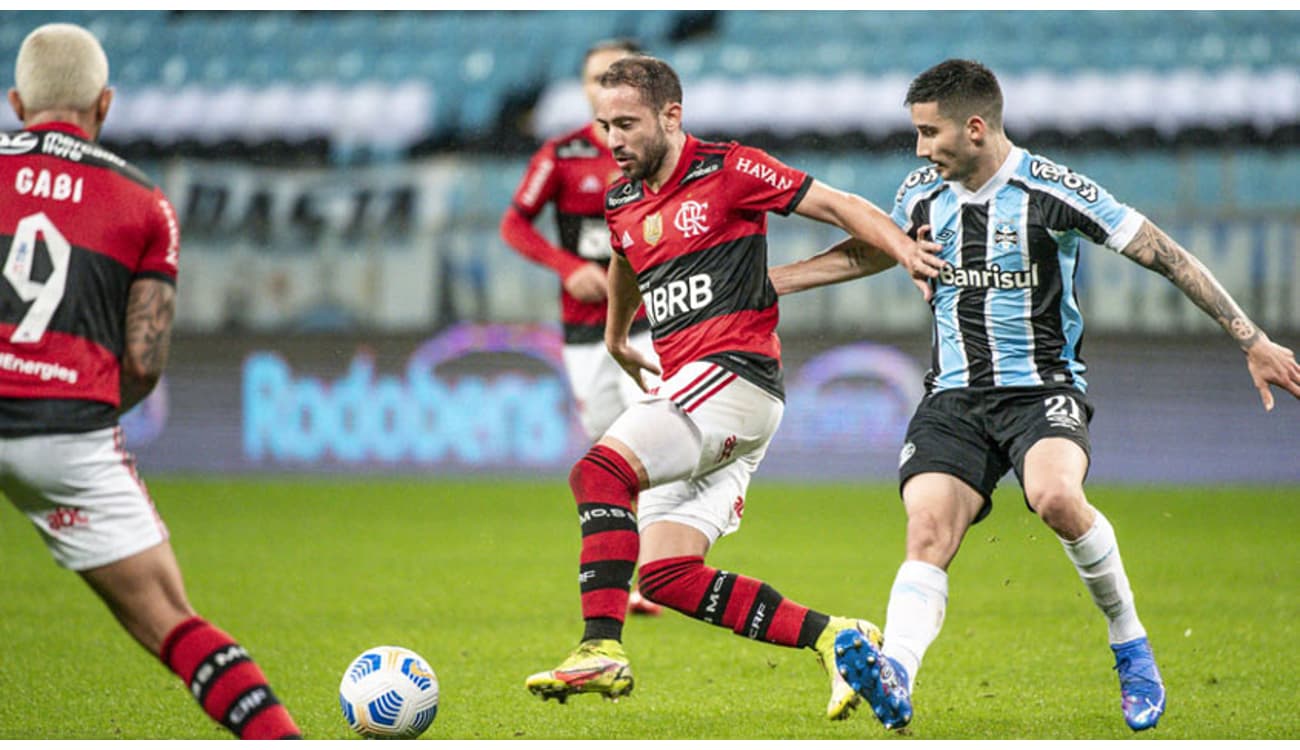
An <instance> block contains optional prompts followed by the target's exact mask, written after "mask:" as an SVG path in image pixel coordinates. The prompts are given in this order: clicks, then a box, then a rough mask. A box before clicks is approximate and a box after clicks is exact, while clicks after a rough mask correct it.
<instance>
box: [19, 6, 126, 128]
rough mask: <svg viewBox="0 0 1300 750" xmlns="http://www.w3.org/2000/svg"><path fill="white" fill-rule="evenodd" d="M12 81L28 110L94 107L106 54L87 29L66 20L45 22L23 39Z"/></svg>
mask: <svg viewBox="0 0 1300 750" xmlns="http://www.w3.org/2000/svg"><path fill="white" fill-rule="evenodd" d="M14 83H15V85H16V87H17V89H18V96H19V98H20V99H22V101H23V107H24V108H25V109H26V110H27V111H28V112H42V111H45V110H50V109H72V110H76V111H78V112H80V111H82V110H84V109H87V108H89V107H91V106H94V104H95V100H96V98H98V97H99V95H100V93H102V92H103V91H104V89H105V87H107V86H108V56H107V55H105V54H104V48H103V47H101V46H100V45H99V40H97V39H95V36H94V35H93V34H91V33H90V32H89V31H86V30H85V29H83V28H81V27H80V26H76V25H74V24H70V23H47V24H45V25H44V26H40V27H38V28H36V29H35V30H34V31H32V33H30V34H28V35H27V38H26V39H24V40H23V46H22V47H20V48H19V50H18V59H17V61H16V62H15V63H14Z"/></svg>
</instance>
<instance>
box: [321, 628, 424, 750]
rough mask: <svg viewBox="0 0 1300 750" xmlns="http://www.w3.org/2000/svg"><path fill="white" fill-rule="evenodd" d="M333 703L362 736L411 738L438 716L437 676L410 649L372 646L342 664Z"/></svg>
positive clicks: (416, 735)
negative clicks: (337, 697)
mask: <svg viewBox="0 0 1300 750" xmlns="http://www.w3.org/2000/svg"><path fill="white" fill-rule="evenodd" d="M339 705H340V706H342V707H343V718H344V720H346V721H347V723H348V725H349V726H351V727H352V728H353V729H354V730H356V732H357V733H358V734H360V735H361V736H362V737H369V738H376V739H404V740H409V739H414V738H416V737H419V736H420V735H421V734H422V733H423V732H424V730H426V729H428V728H429V725H430V724H432V723H433V717H435V716H437V715H438V677H437V675H435V674H434V673H433V670H432V669H431V668H430V667H429V663H428V662H426V661H425V660H424V659H423V658H421V657H420V655H419V654H417V653H415V652H414V651H411V650H410V649H406V648H402V647H401V646H377V647H375V648H372V649H368V650H366V651H365V652H363V653H362V654H361V655H360V656H358V657H357V658H356V659H353V660H352V663H351V664H349V665H348V668H347V671H346V672H344V673H343V682H342V683H341V684H340V685H339Z"/></svg>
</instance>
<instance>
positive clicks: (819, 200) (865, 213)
mask: <svg viewBox="0 0 1300 750" xmlns="http://www.w3.org/2000/svg"><path fill="white" fill-rule="evenodd" d="M795 212H796V213H798V214H799V215H800V216H807V217H808V218H810V219H816V220H818V221H823V222H826V223H827V224H831V225H833V226H837V227H839V228H840V229H843V230H844V231H845V232H847V233H848V234H849V235H850V236H851V237H853V238H855V239H857V240H859V241H860V242H863V243H865V244H866V245H868V246H870V247H874V248H876V249H878V250H880V251H881V252H883V253H885V254H887V255H888V256H889V257H891V258H893V259H894V260H895V261H896V262H897V263H898V264H899V265H900V266H902V267H903V268H904V270H906V271H907V272H908V274H910V275H911V277H912V278H913V279H914V280H916V282H917V286H918V287H919V288H921V292H922V294H924V295H925V298H926V299H927V300H928V299H929V298H930V297H929V293H930V289H929V286H928V285H926V284H925V283H924V282H925V281H927V280H929V279H933V278H934V277H936V276H938V275H939V271H940V269H942V268H943V261H942V260H940V259H939V257H938V256H937V255H936V254H935V253H937V252H938V250H939V246H938V245H934V244H933V243H927V242H925V241H924V240H920V241H918V240H914V239H912V238H911V237H908V236H907V235H906V234H904V233H903V230H901V229H899V228H898V225H896V224H895V223H894V221H893V220H892V219H890V218H889V215H888V214H886V213H885V212H884V211H881V210H880V209H879V208H877V207H876V206H875V205H874V204H872V203H871V201H868V200H867V199H866V198H863V197H861V196H858V195H853V194H852V193H846V192H844V191H842V190H836V189H835V188H833V187H829V186H827V185H823V184H821V183H820V182H816V181H814V182H813V184H812V186H811V187H809V188H808V192H807V194H805V195H804V198H803V200H801V201H799V205H798V206H796V207H795Z"/></svg>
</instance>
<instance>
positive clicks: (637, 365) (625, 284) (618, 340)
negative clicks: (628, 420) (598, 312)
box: [605, 253, 660, 391]
mask: <svg viewBox="0 0 1300 750" xmlns="http://www.w3.org/2000/svg"><path fill="white" fill-rule="evenodd" d="M640 306H641V290H640V288H638V287H637V285H636V274H635V273H633V271H632V266H630V265H628V262H627V258H624V257H623V256H622V255H620V254H618V253H614V254H613V255H612V256H611V257H610V260H609V306H608V307H607V308H606V312H605V348H607V349H609V355H610V356H611V357H613V358H614V361H615V362H617V363H618V366H619V367H622V368H623V371H624V372H626V373H627V374H628V375H630V376H631V377H632V379H633V380H635V381H636V384H637V386H639V387H640V388H641V390H643V391H644V390H645V389H646V387H645V378H643V377H642V375H641V373H642V371H644V370H649V371H650V372H652V373H654V374H655V375H658V374H660V370H659V366H658V365H657V364H655V363H654V362H651V361H650V360H649V359H647V358H646V357H645V355H643V354H642V353H641V352H639V351H637V350H636V349H635V348H634V347H633V346H632V344H631V343H630V342H629V341H628V338H627V336H628V331H630V330H631V329H632V320H633V318H635V317H636V310H637V308H638V307H640Z"/></svg>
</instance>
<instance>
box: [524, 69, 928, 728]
mask: <svg viewBox="0 0 1300 750" xmlns="http://www.w3.org/2000/svg"><path fill="white" fill-rule="evenodd" d="M600 85H601V88H600V90H599V91H598V92H597V96H596V120H597V122H598V123H599V124H600V126H601V127H602V129H604V130H605V131H606V132H607V133H608V136H607V137H608V143H609V146H610V148H611V149H612V151H613V154H614V158H615V160H616V161H617V162H618V164H619V167H620V169H622V171H623V174H624V175H625V176H626V179H623V180H620V181H619V182H617V183H616V184H615V185H614V186H613V187H612V188H611V189H610V191H609V193H608V195H607V196H606V201H605V210H606V219H607V221H608V224H609V229H610V234H611V236H612V238H613V244H614V252H615V254H614V257H613V259H612V261H611V264H610V272H609V284H610V287H609V288H610V308H609V321H608V323H607V325H606V332H605V343H606V345H607V347H608V348H609V351H610V353H611V354H612V355H613V357H614V358H615V359H616V360H617V361H618V362H619V363H620V365H622V367H623V368H624V369H626V370H627V372H628V373H629V374H630V375H631V376H633V377H634V378H635V379H636V380H637V381H638V382H641V380H642V377H643V374H644V372H645V371H649V372H651V373H658V372H659V368H658V366H657V365H656V363H655V362H653V361H652V360H651V359H650V358H648V357H646V356H644V355H643V354H642V353H641V352H640V351H639V350H637V349H636V348H634V347H632V346H631V345H630V344H629V342H628V331H629V329H630V327H631V324H632V320H633V314H634V312H635V311H636V310H637V308H638V307H639V306H640V305H641V303H642V299H644V300H645V304H646V309H647V312H648V315H649V317H650V320H651V324H652V327H653V336H654V340H655V349H656V351H657V352H658V354H659V358H660V360H661V361H662V363H663V375H664V380H663V384H662V385H661V386H660V387H659V388H658V389H657V390H655V391H653V392H652V395H649V396H647V397H646V398H644V399H643V400H642V401H639V402H638V403H636V404H634V405H632V406H631V407H629V408H628V409H627V411H625V412H624V413H623V415H622V416H620V417H619V418H618V419H617V420H616V421H615V422H614V424H613V426H611V427H610V428H609V430H608V431H607V432H606V433H605V435H604V437H602V438H601V439H600V440H599V441H598V442H597V444H596V445H595V447H593V448H592V449H591V450H590V451H589V452H588V453H587V455H586V456H584V457H583V458H582V459H581V460H579V461H578V463H577V464H576V465H575V466H574V468H573V471H572V473H571V474H570V484H571V486H572V488H573V492H574V496H575V498H576V500H577V503H578V512H579V519H580V523H581V532H582V554H581V559H580V564H579V569H580V574H579V580H580V583H581V592H582V612H583V618H584V620H585V622H586V627H585V632H584V633H583V637H582V641H581V643H580V644H579V646H578V648H577V649H576V650H575V651H574V652H573V653H572V654H571V655H570V656H569V658H568V659H566V660H565V661H564V662H563V663H562V664H560V665H559V666H558V667H556V668H555V669H552V670H548V671H545V672H540V673H537V674H534V675H532V676H530V677H529V678H527V680H526V681H525V684H526V686H527V687H528V688H529V689H530V690H531V691H533V692H534V693H536V694H538V695H541V696H542V697H543V698H547V697H555V698H559V699H561V700H563V699H565V698H567V697H568V696H569V695H571V694H574V693H583V692H593V693H599V694H602V695H604V696H606V697H610V698H615V697H618V696H621V695H624V694H626V693H628V692H630V691H631V689H632V685H633V678H632V672H631V668H630V666H629V662H628V659H627V656H626V654H625V653H624V651H623V647H622V643H621V638H622V625H623V623H622V613H623V609H624V607H625V602H626V599H627V592H628V579H629V578H630V577H631V574H632V565H633V563H634V562H635V561H636V560H637V554H638V551H641V553H642V560H643V564H642V566H641V576H640V583H641V588H642V593H643V594H644V595H645V596H646V597H648V598H650V599H651V600H653V601H656V602H658V603H660V604H663V605H665V606H668V607H671V608H673V609H675V610H677V611H679V612H682V613H683V614H686V615H688V616H690V617H694V618H696V619H699V620H703V621H705V622H708V623H712V624H716V625H720V626H722V627H726V628H730V629H731V630H732V631H734V632H735V633H736V634H737V635H742V636H746V637H748V638H753V639H756V640H762V641H765V642H768V643H773V644H776V645H781V646H787V647H800V648H813V649H814V650H815V651H816V652H817V654H818V655H819V658H821V660H822V664H823V666H825V667H827V668H828V673H829V675H830V679H831V700H830V703H829V704H828V706H827V715H828V716H829V717H830V718H832V719H836V718H843V717H844V716H846V715H847V714H848V713H849V712H850V711H851V709H852V708H853V707H854V706H855V705H857V703H858V699H857V697H856V696H855V695H854V694H853V691H852V690H851V689H849V688H848V686H847V685H846V684H845V683H844V681H843V680H842V679H841V678H840V676H839V674H838V673H837V672H836V671H835V670H834V669H830V667H831V664H830V662H831V661H832V660H833V655H832V654H831V652H830V649H831V647H832V644H833V640H834V637H835V633H836V632H837V631H839V630H840V629H842V628H848V629H851V630H852V631H853V632H856V633H858V634H859V635H860V636H862V637H864V638H867V639H875V640H877V641H878V640H879V633H878V631H877V630H876V628H875V626H873V625H871V624H870V623H866V622H864V621H857V622H855V621H853V620H849V619H846V618H839V617H828V616H827V615H825V614H822V613H820V612H817V611H814V610H811V609H809V608H807V607H805V606H803V605H801V604H798V603H796V602H794V601H791V600H789V599H786V598H784V597H783V596H781V594H779V593H778V592H777V591H776V590H775V589H773V588H772V587H771V586H769V585H768V584H766V583H764V582H762V581H759V580H756V579H753V578H749V577H747V576H742V575H738V574H735V573H732V572H729V571H722V570H716V569H714V568H710V567H708V566H706V565H705V564H704V557H705V555H706V554H707V552H708V550H709V549H710V547H712V545H713V543H714V542H716V541H717V540H718V538H719V537H721V536H723V535H724V534H728V533H731V532H733V531H735V530H736V529H737V528H738V527H739V524H740V518H741V512H742V509H743V507H744V497H745V492H746V489H747V488H748V485H749V480H750V477H751V476H752V474H753V472H754V471H755V470H756V469H757V467H758V464H759V462H760V461H761V460H762V458H763V455H764V453H765V452H766V451H767V446H768V443H769V442H770V441H771V438H772V435H773V434H774V433H775V431H776V427H777V425H778V423H779V422H780V420H781V415H782V413H783V411H784V390H783V384H782V372H781V360H780V342H779V341H778V339H777V337H776V333H775V328H776V323H777V317H778V311H777V304H776V302H777V298H776V294H775V292H774V291H773V289H772V286H771V284H770V283H769V282H768V276H767V273H768V271H767V244H766V231H767V212H768V211H776V212H778V213H782V214H788V213H790V212H791V211H796V212H798V213H800V214H802V215H804V216H808V217H811V218H814V219H817V220H819V221H823V222H827V223H829V224H833V225H835V226H838V227H840V228H842V229H844V230H845V231H847V232H849V233H850V234H852V235H853V236H854V237H856V238H858V239H860V240H861V241H863V242H865V243H867V244H868V245H870V246H873V247H880V248H883V249H884V250H886V251H887V252H888V253H889V254H890V255H891V256H893V257H894V258H897V259H900V260H901V261H902V263H903V264H904V266H905V268H907V270H908V271H909V272H910V273H912V274H913V275H916V276H929V275H933V274H934V273H937V265H938V261H937V259H936V258H934V257H933V256H931V255H927V254H926V253H925V252H923V250H922V248H921V247H920V246H919V244H918V243H917V242H915V241H913V240H911V239H909V238H908V237H906V236H905V235H904V234H903V233H902V232H901V231H899V230H898V228H897V227H895V226H894V225H893V224H892V223H891V222H890V221H889V217H888V216H887V215H885V213H884V212H882V211H880V210H879V209H877V208H876V207H874V206H872V205H871V204H870V203H868V202H867V201H865V200H863V199H862V198H859V197H857V196H853V195H849V194H847V193H843V192H840V191H838V190H835V189H833V188H829V187H827V186H824V185H821V184H820V183H817V182H814V181H813V180H812V178H810V177H809V176H807V175H806V174H804V173H803V172H800V171H798V170H796V169H792V168H790V167H788V166H786V165H784V164H782V163H780V162H779V161H777V160H775V159H773V158H772V157H771V156H769V155H767V154H766V153H764V152H763V151H760V150H758V149H753V148H748V147H745V146H741V145H739V144H736V143H729V144H719V143H705V142H701V141H699V140H697V139H696V138H694V137H693V136H690V135H688V134H687V133H686V132H685V131H683V130H682V104H681V102H682V91H681V84H680V82H679V80H678V78H677V74H676V73H675V72H674V71H673V70H672V68H671V67H669V66H668V65H667V64H666V63H664V62H663V61H661V60H656V59H654V58H650V57H641V56H636V57H627V58H624V59H622V60H619V61H617V62H615V63H614V64H612V65H611V66H610V68H609V70H608V71H607V72H606V73H605V74H604V75H603V76H602V77H601V79H600ZM648 488H655V489H656V491H655V492H653V493H645V494H640V493H641V492H642V490H646V489H648ZM638 495H640V505H639V508H635V507H634V506H635V504H636V503H637V501H638ZM638 532H639V533H638Z"/></svg>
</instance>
